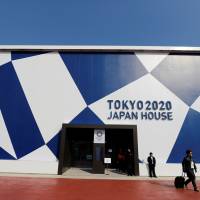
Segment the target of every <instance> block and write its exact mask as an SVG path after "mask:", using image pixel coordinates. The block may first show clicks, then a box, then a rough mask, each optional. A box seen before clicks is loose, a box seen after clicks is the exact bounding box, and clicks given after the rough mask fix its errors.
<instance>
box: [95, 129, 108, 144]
mask: <svg viewBox="0 0 200 200" xmlns="http://www.w3.org/2000/svg"><path fill="white" fill-rule="evenodd" d="M94 143H100V144H104V143H105V130H104V129H94Z"/></svg>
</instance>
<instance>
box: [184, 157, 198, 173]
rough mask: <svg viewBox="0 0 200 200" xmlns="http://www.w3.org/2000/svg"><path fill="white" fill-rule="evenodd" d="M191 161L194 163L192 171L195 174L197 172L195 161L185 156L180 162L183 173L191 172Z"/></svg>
mask: <svg viewBox="0 0 200 200" xmlns="http://www.w3.org/2000/svg"><path fill="white" fill-rule="evenodd" d="M192 161H193V163H194V170H195V172H196V171H197V167H196V164H195V161H194V160H193V159H192V157H190V156H186V157H184V158H183V161H182V167H183V172H188V171H190V170H192V166H191V163H192Z"/></svg>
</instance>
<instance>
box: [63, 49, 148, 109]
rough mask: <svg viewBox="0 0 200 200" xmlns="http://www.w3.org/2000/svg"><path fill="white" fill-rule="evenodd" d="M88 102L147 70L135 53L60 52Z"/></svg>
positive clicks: (95, 99) (120, 86) (140, 75)
mask: <svg viewBox="0 0 200 200" xmlns="http://www.w3.org/2000/svg"><path fill="white" fill-rule="evenodd" d="M60 55H61V57H62V59H63V61H64V63H65V65H66V67H67V68H68V70H69V72H70V74H71V76H72V78H73V79H74V81H75V83H76V85H77V87H78V88H79V90H80V92H81V94H82V95H83V97H84V99H85V101H86V102H87V105H89V104H91V103H93V102H95V101H97V100H98V99H101V98H103V97H104V96H106V95H108V94H110V93H112V92H114V91H116V90H118V89H120V88H122V87H124V86H125V85H127V84H129V83H131V82H133V81H135V80H137V79H139V78H140V77H142V76H143V75H145V74H147V73H148V72H147V70H146V69H145V67H144V66H143V65H142V63H141V62H140V61H139V59H138V58H137V57H136V56H135V55H134V54H114V53H113V54H111V53H96V54H95V53H93V54H92V53H82V54H80V53H79V54H78V53H71V54H69V53H60Z"/></svg>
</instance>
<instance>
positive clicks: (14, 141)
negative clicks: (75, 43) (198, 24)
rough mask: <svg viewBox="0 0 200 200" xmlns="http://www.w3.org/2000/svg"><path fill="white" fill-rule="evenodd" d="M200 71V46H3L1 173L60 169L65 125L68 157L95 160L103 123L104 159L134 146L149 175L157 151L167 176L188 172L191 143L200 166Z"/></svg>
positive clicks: (160, 171)
mask: <svg viewBox="0 0 200 200" xmlns="http://www.w3.org/2000/svg"><path fill="white" fill-rule="evenodd" d="M199 77H200V54H199V51H187V50H184V51H181V50H176V51H174V50H173V49H164V50H163V49H162V48H160V49H159V48H158V49H153V50H152V49H148V48H143V49H137V48H132V49H126V48H125V49H123V48H122V49H121V50H120V48H119V49H112V48H111V49H109V50H108V49H106V48H102V49H99V48H98V47H97V48H96V49H95V50H94V49H84V48H83V49H79V48H77V49H76V50H74V49H71V48H68V49H67V50H66V49H60V50H59V49H46V48H44V49H43V50H41V49H40V48H38V49H32V50H31V49H28V50H26V49H23V50H22V49H2V51H1V52H0V171H1V172H20V173H44V174H57V173H58V167H59V159H61V158H60V157H59V155H60V156H61V155H63V154H61V153H60V152H61V148H60V147H61V144H62V140H63V139H62V138H63V137H61V135H62V134H65V130H64V131H63V127H65V128H66V127H68V132H69V131H70V136H69V137H70V138H71V139H69V140H68V141H70V144H68V142H66V141H67V139H66V138H65V139H64V140H65V142H64V143H63V145H64V146H63V148H64V149H65V150H64V151H65V152H68V153H66V154H65V155H63V156H64V158H62V159H63V160H65V159H66V162H67V159H68V158H66V156H68V157H70V159H71V161H72V160H73V159H74V161H84V162H74V164H75V163H79V165H81V164H83V163H84V164H88V163H89V161H92V160H93V158H94V155H93V153H94V151H93V150H94V149H93V146H91V145H93V143H94V141H93V140H94V134H93V133H94V130H96V129H97V130H98V129H102V130H105V134H107V135H108V136H106V137H105V138H106V139H105V141H104V142H103V143H105V146H104V155H103V157H109V156H110V155H106V154H107V153H110V154H114V155H112V156H113V158H114V157H115V158H116V154H117V151H118V150H119V148H120V147H122V148H124V149H125V148H126V147H127V148H131V149H132V151H133V152H136V154H135V156H136V157H135V161H134V162H137V163H138V167H139V175H141V176H147V175H148V170H147V157H148V155H149V152H153V153H154V155H155V157H156V159H157V166H156V171H157V174H158V175H161V176H171V175H177V174H181V161H182V158H183V156H184V155H185V151H186V149H192V150H193V154H194V159H195V160H196V162H197V166H198V163H199V162H200V148H199V144H200V133H199V127H200V113H199V112H200V78H199ZM131 127H133V128H131ZM73 128H75V129H73ZM72 129H73V130H72ZM91 130H92V131H91ZM129 130H133V131H135V132H136V134H137V135H136V136H137V137H135V138H134V139H133V138H131V137H132V136H130V134H129V133H128V132H129ZM77 132H79V133H78V135H77V137H75V136H74V135H75V134H76V133H77ZM89 132H91V133H90V134H88V133H89ZM115 132H116V134H117V133H118V136H119V137H118V136H116V135H115V134H114V133H115ZM126 133H127V134H126ZM123 134H124V137H123ZM86 135H87V136H86ZM125 135H126V136H125ZM128 135H129V136H128ZM80 137H81V138H82V139H79V138H80ZM117 137H118V138H117ZM86 138H87V139H86ZM123 138H125V139H123ZM132 139H133V140H134V142H131V143H129V141H130V140H132ZM135 140H137V141H135ZM74 141H76V142H74ZM86 141H87V142H86ZM120 141H122V142H121V143H120ZM109 144H110V146H109ZM106 145H107V146H106ZM120 145H121V146H120ZM135 145H137V146H135ZM111 146H112V147H111ZM68 147H69V149H70V148H72V149H73V150H71V151H70V150H69V151H67V150H66V149H67V148H68ZM80 149H81V151H82V153H83V152H85V155H83V156H85V157H84V159H83V160H81V159H82V158H80V157H81V153H80V152H77V151H78V150H80ZM69 152H71V153H69ZM115 158H114V159H115ZM86 161H88V162H86ZM63 162H64V161H63ZM199 167H200V166H199Z"/></svg>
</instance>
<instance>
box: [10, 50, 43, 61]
mask: <svg viewBox="0 0 200 200" xmlns="http://www.w3.org/2000/svg"><path fill="white" fill-rule="evenodd" d="M44 53H47V52H31V51H30V52H29V51H28V52H21V51H12V52H11V59H12V60H17V59H22V58H27V57H32V56H38V55H40V54H44Z"/></svg>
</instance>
